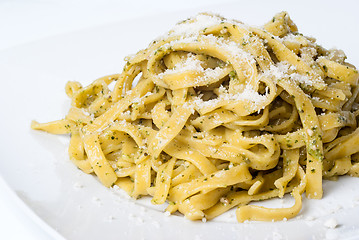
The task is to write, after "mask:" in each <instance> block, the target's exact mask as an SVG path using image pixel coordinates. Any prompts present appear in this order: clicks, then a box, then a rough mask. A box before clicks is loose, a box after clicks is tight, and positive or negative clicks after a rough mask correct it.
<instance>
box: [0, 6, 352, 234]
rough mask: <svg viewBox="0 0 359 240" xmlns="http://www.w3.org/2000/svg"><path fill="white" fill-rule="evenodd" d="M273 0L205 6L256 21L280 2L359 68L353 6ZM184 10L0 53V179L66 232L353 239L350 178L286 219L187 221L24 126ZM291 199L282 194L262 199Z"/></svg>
mask: <svg viewBox="0 0 359 240" xmlns="http://www.w3.org/2000/svg"><path fill="white" fill-rule="evenodd" d="M280 3H281V4H273V3H272V1H271V3H267V4H265V3H262V4H264V5H265V6H264V7H262V8H256V2H254V3H252V4H248V3H247V4H246V5H243V4H242V5H241V4H232V5H227V6H222V7H216V8H215V9H213V8H208V9H205V10H211V11H212V12H218V13H221V14H222V15H224V16H226V17H229V18H237V19H240V20H243V21H244V22H246V23H249V24H257V25H260V24H263V23H265V22H266V21H267V20H269V19H270V18H271V17H272V15H274V14H275V13H276V12H278V11H280V10H283V9H286V10H287V11H288V12H289V13H290V15H291V16H292V18H293V19H294V21H295V22H296V23H297V25H298V27H299V29H300V31H301V32H303V33H305V34H308V35H313V36H316V37H317V38H318V41H319V42H320V43H322V45H324V46H325V47H331V46H338V47H340V48H342V49H344V50H345V52H346V53H347V55H348V57H349V59H350V62H351V63H353V64H355V65H356V66H359V57H358V56H359V54H358V53H359V49H358V44H357V39H358V33H357V32H355V31H352V30H353V29H352V27H353V26H354V25H355V24H357V23H358V22H359V21H358V20H359V19H358V15H357V14H356V10H355V9H357V5H355V4H354V2H353V4H354V5H353V6H354V7H352V8H350V7H347V6H344V5H338V6H336V7H333V6H330V4H332V3H331V2H330V1H327V2H326V3H327V4H326V5H322V4H319V3H312V5H311V6H310V7H309V6H308V4H305V6H303V5H297V6H295V5H294V6H289V5H288V4H287V5H286V3H285V2H284V1H283V2H280ZM283 4H284V5H285V6H283ZM319 7H321V8H322V9H321V11H319V12H318V10H317V9H318V8H319ZM344 10H345V11H344ZM254 13H255V14H254ZM193 14H194V12H193V11H187V12H181V13H174V14H166V15H165V16H158V17H152V18H146V19H137V20H133V21H128V22H120V23H114V24H110V25H106V26H103V27H97V28H91V29H88V30H84V31H78V32H73V33H71V34H67V35H61V36H57V37H53V38H48V39H44V40H42V41H38V42H34V43H31V44H27V45H23V46H19V47H16V48H12V49H9V50H6V51H2V52H1V55H0V69H1V71H0V79H1V89H2V91H1V94H0V102H1V104H2V108H1V110H2V114H1V116H2V117H1V118H0V123H1V124H0V126H1V127H0V128H1V139H0V140H1V142H0V143H1V148H2V150H1V151H0V152H1V153H0V154H1V155H0V157H1V161H0V173H1V175H2V177H3V178H4V179H5V180H6V182H7V183H8V184H9V186H10V187H11V188H12V189H13V190H14V191H15V192H16V194H17V195H18V196H19V197H20V198H21V199H22V200H23V201H24V202H25V203H26V204H27V205H28V206H29V208H30V209H32V210H33V212H34V213H36V214H37V215H38V216H39V217H40V218H41V219H43V220H44V221H45V222H46V223H47V224H48V225H50V226H51V227H53V228H54V229H55V230H56V231H58V232H59V233H60V234H61V235H63V236H64V237H66V238H67V239H102V238H106V239H108V240H111V239H120V238H121V237H125V238H126V239H169V238H171V239H184V238H187V239H196V238H197V239H220V238H224V239H239V238H243V239H246V238H247V239H252V238H254V239H265V238H267V239H310V238H313V239H323V238H328V239H334V238H340V239H354V238H355V237H356V236H358V235H359V214H358V213H359V192H358V191H357V189H358V186H359V180H358V179H357V178H350V177H343V178H341V179H340V180H339V181H337V182H327V181H326V182H325V183H324V193H325V195H324V198H323V199H322V200H308V199H306V198H304V202H303V209H302V211H301V213H300V216H299V217H297V218H294V219H292V220H288V221H286V222H275V223H272V222H270V223H265V222H264V223H263V222H251V223H245V224H238V223H236V221H235V217H234V216H233V212H232V213H228V214H226V215H225V216H221V217H219V218H218V219H215V220H214V221H211V222H207V223H202V222H191V221H188V220H186V219H184V218H183V217H182V216H169V217H167V216H165V215H164V214H163V212H162V211H163V209H164V207H160V208H158V207H154V206H152V205H150V203H149V199H148V198H144V199H141V200H140V201H137V202H134V201H133V200H131V199H129V198H127V197H126V196H125V194H124V193H122V192H120V191H117V192H114V191H111V190H110V189H106V188H105V187H103V186H102V185H101V184H100V183H99V182H98V181H97V179H96V178H95V177H93V176H92V175H86V174H84V173H82V172H80V171H79V170H78V169H77V168H76V167H75V166H74V165H73V164H72V163H71V162H70V161H69V159H68V156H67V146H68V140H69V138H68V137H67V136H54V135H50V134H46V133H43V132H38V131H33V130H31V129H30V122H31V120H33V119H36V120H38V121H41V122H46V121H50V120H55V119H60V118H62V117H63V116H64V115H65V113H66V112H67V109H68V107H69V100H68V99H67V97H66V94H65V92H64V86H65V83H66V81H68V80H76V81H79V82H81V83H83V84H84V85H86V84H88V83H90V82H91V81H93V80H94V79H95V78H97V77H100V76H103V75H107V74H111V73H116V72H119V71H121V69H122V66H123V63H124V62H123V58H124V57H125V56H126V55H127V54H130V53H135V52H136V51H137V50H139V49H141V48H144V47H146V46H147V44H148V43H149V42H150V41H151V40H152V39H154V38H155V37H157V36H158V35H160V34H162V33H164V32H165V31H167V30H168V29H169V28H170V27H171V26H172V25H173V24H174V23H175V22H177V21H179V20H181V19H185V18H186V17H188V16H191V15H193ZM291 203H292V200H291V199H290V198H285V199H284V200H283V201H276V202H275V201H274V203H273V201H272V202H270V203H269V204H277V205H279V206H281V205H283V206H288V205H290V204H291ZM331 218H333V219H335V220H336V221H337V222H338V224H339V225H338V227H337V228H335V229H328V228H327V227H326V226H325V224H324V223H325V222H326V221H327V220H328V219H331Z"/></svg>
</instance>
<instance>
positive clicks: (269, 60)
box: [32, 12, 359, 222]
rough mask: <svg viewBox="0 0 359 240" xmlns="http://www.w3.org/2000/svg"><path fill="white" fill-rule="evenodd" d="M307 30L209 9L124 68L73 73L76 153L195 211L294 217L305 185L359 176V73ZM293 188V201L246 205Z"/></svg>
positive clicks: (157, 200)
mask: <svg viewBox="0 0 359 240" xmlns="http://www.w3.org/2000/svg"><path fill="white" fill-rule="evenodd" d="M345 59H346V56H345V54H344V53H343V52H342V51H340V50H327V49H324V48H323V47H321V46H320V45H318V44H317V43H316V40H315V39H314V38H311V37H306V36H304V35H303V34H301V33H299V32H298V29H297V26H296V25H295V24H294V22H293V21H292V20H291V18H290V17H289V16H288V14H287V13H286V12H281V13H278V14H277V15H275V16H274V17H273V19H271V20H270V21H269V22H268V23H267V24H265V25H264V26H263V27H252V26H248V25H245V24H243V23H241V22H239V21H236V20H227V19H225V18H223V17H221V16H218V15H213V14H208V13H202V14H198V15H197V16H195V17H192V18H189V19H187V20H185V21H183V22H180V23H178V24H177V25H176V26H175V27H174V28H173V29H171V30H170V31H169V32H168V33H167V34H165V35H164V36H162V37H159V38H158V39H156V40H155V41H153V42H152V43H151V44H150V45H149V46H148V47H147V48H146V49H144V50H141V51H139V52H138V53H137V54H135V55H133V56H129V57H127V58H126V64H125V66H124V68H123V71H122V73H120V74H114V75H110V76H105V77H102V78H99V79H97V80H95V81H94V82H93V83H92V84H90V85H89V86H87V87H82V86H81V84H80V83H78V82H68V83H67V84H66V88H65V89H66V93H67V95H68V96H69V97H70V98H71V101H72V103H71V108H70V110H69V112H68V114H67V115H66V117H65V118H64V119H62V120H58V121H54V122H50V123H38V122H36V121H33V122H32V128H33V129H37V130H43V131H47V132H50V133H54V134H70V135H71V140H70V146H69V157H70V159H71V160H72V161H73V162H74V164H76V166H77V167H78V168H80V169H81V170H82V171H84V172H86V173H93V174H95V175H97V177H98V179H99V180H100V181H101V183H102V184H103V185H105V186H106V187H111V186H114V185H117V186H118V187H120V188H122V189H124V190H125V191H126V192H127V193H128V194H129V195H130V196H132V197H133V198H138V197H141V196H145V195H150V196H152V203H153V204H164V203H165V202H167V203H168V207H167V209H166V211H168V212H170V213H174V212H176V211H179V212H181V213H182V214H184V215H185V216H186V217H187V218H188V219H191V220H199V219H208V220H209V219H213V218H215V217H216V216H218V215H220V214H222V213H224V212H226V211H228V210H229V209H232V208H234V207H237V210H236V216H237V220H238V221H239V222H243V221H246V220H260V221H271V220H275V221H277V220H282V219H284V218H286V219H289V218H292V217H294V216H296V215H297V214H298V213H299V212H300V210H301V205H302V193H304V192H305V193H306V195H307V197H309V198H315V199H320V198H322V195H323V190H322V180H323V179H336V178H337V177H338V176H339V175H345V174H347V175H351V176H358V175H359V129H358V123H357V117H358V114H359V110H358V109H359V97H358V92H359V87H358V77H359V74H358V71H357V70H356V69H355V67H354V66H352V65H351V64H349V63H347V62H345ZM286 193H291V195H292V196H293V198H294V199H295V204H294V205H293V206H292V207H288V208H278V209H276V208H274V209H271V208H264V207H259V206H255V205H248V203H251V202H254V201H260V200H265V199H269V198H275V197H279V198H282V197H283V196H284V195H285V194H286Z"/></svg>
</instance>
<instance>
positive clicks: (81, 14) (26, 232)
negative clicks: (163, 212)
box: [0, 0, 359, 240]
mask: <svg viewBox="0 0 359 240" xmlns="http://www.w3.org/2000/svg"><path fill="white" fill-rule="evenodd" d="M179 2H180V3H179ZM225 2H229V1H220V0H199V1H195V0H181V1H180V0H177V1H169V0H167V1H166V0H150V1H145V0H143V1H130V0H126V1H115V0H87V1H85V0H72V1H71V0H62V1H60V0H47V1H45V0H30V1H25V0H13V1H11V0H0V51H1V50H4V49H8V48H11V47H14V46H17V45H20V44H24V43H28V42H32V41H36V40H39V39H43V38H46V37H50V36H54V35H58V34H63V33H69V32H74V31H77V30H80V29H84V28H90V27H93V26H100V25H104V24H108V23H112V22H117V21H121V20H125V19H135V18H138V17H143V16H153V15H156V14H161V13H166V12H171V11H179V10H184V9H193V8H195V9H198V10H199V11H200V10H201V9H202V7H203V6H210V5H216V4H219V3H221V4H224V3H225ZM248 2H249V0H247V1H243V3H244V4H247V5H248V4H249V3H248ZM261 2H262V1H252V3H251V4H249V5H251V6H250V7H248V6H247V7H248V9H252V10H253V12H254V15H253V18H255V14H260V13H262V12H266V11H267V9H266V7H264V8H261V7H260V6H261ZM264 2H266V3H267V5H268V6H270V8H271V9H270V11H271V12H270V13H269V14H268V16H270V15H273V14H274V13H275V12H276V11H277V10H287V7H288V6H289V5H288V4H291V3H292V1H288V4H287V5H288V6H284V7H283V6H281V4H283V3H284V2H285V1H263V3H264ZM268 2H271V3H270V4H269V3H268ZM293 2H294V1H293ZM300 2H301V4H306V5H307V6H308V9H307V10H308V15H311V16H312V17H315V13H316V12H317V11H326V10H327V9H331V10H333V8H335V7H336V6H337V7H338V11H346V13H347V14H346V13H341V14H340V16H341V17H342V18H341V21H338V19H336V16H331V17H330V18H328V19H329V20H330V19H331V20H332V21H330V22H328V19H317V20H318V21H319V22H320V21H321V23H320V25H321V26H322V28H321V29H318V31H322V32H327V33H328V36H329V35H330V36H331V38H330V44H331V45H334V46H337V45H340V46H341V48H344V50H345V51H346V52H347V49H345V46H346V44H345V40H346V39H343V34H345V31H357V30H358V29H357V28H358V27H357V24H358V22H357V20H358V18H357V17H356V14H355V13H354V14H353V12H357V11H358V4H357V3H356V1H317V2H316V4H315V6H316V7H315V8H313V7H312V3H311V1H300ZM318 2H320V3H321V4H322V5H321V4H319V3H318ZM318 6H321V7H322V8H320V9H319V8H318ZM254 10H257V11H254ZM332 12H333V11H332ZM323 15H325V14H323V13H322V14H321V16H323ZM238 19H240V16H238ZM310 21H312V20H310ZM343 23H346V24H344V25H343V26H340V24H343ZM307 29H308V31H309V32H310V33H311V34H312V35H314V36H315V27H313V28H310V26H308V28H307ZM332 29H340V30H341V31H342V32H340V31H338V32H337V33H336V34H333V32H331V31H333V30H332ZM336 31H337V30H336ZM322 36H323V35H322ZM328 39H329V38H328ZM323 40H325V38H324V39H321V42H323ZM340 43H342V44H340ZM354 52H356V53H359V52H358V48H357V49H354ZM358 55H359V54H356V56H354V55H352V56H349V59H351V58H352V59H355V61H354V62H356V63H358V57H357V56H358ZM0 81H4V80H0ZM0 177H1V176H0ZM26 211H28V210H27V209H26V208H25V207H24V206H23V203H22V202H21V201H20V200H19V199H18V198H17V197H16V195H15V193H13V192H11V191H10V190H9V188H8V187H7V185H6V183H5V182H4V181H3V180H2V179H1V178H0V238H1V239H30V240H31V239H51V238H52V237H53V236H54V235H51V233H46V232H45V231H44V229H46V228H47V226H44V225H42V223H41V221H39V220H38V219H33V218H30V217H29V215H28V213H27V212H26ZM50 232H51V231H50Z"/></svg>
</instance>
